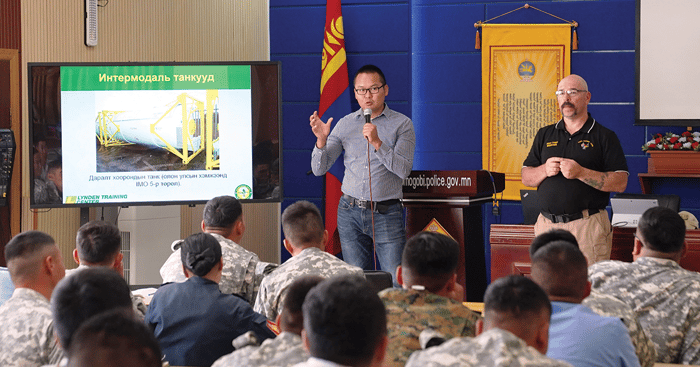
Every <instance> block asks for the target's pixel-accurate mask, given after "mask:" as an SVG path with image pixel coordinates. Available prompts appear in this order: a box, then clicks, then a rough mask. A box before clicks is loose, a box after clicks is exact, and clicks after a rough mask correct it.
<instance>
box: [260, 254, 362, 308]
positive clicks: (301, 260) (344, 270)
mask: <svg viewBox="0 0 700 367" xmlns="http://www.w3.org/2000/svg"><path fill="white" fill-rule="evenodd" d="M341 274H352V275H359V276H362V277H364V272H363V271H362V269H361V268H358V267H357V266H353V265H350V264H348V263H346V262H345V261H343V260H340V259H338V258H337V257H335V256H333V255H331V254H329V253H327V252H325V251H323V250H321V249H319V248H316V247H309V248H306V249H304V250H303V251H302V252H301V253H300V254H298V255H296V256H293V257H292V258H291V259H289V260H287V261H286V262H285V263H284V264H282V265H280V266H279V267H278V268H277V269H275V270H274V271H273V272H272V273H270V275H268V276H266V277H265V278H264V279H263V281H262V284H261V285H260V292H259V293H258V298H257V299H256V300H255V307H254V309H255V311H256V312H259V313H261V314H263V315H265V316H267V318H268V319H269V320H272V321H274V320H275V318H277V313H278V311H279V310H281V309H282V299H281V298H282V292H284V290H285V289H286V288H287V287H288V286H289V285H290V284H291V283H292V282H293V281H294V280H295V279H297V278H299V277H300V276H302V275H320V276H322V277H324V278H329V277H332V276H334V275H341Z"/></svg>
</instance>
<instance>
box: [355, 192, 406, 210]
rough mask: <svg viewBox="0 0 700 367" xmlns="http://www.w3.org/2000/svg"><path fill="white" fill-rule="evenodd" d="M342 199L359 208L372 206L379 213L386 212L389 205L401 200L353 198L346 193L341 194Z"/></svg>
mask: <svg viewBox="0 0 700 367" xmlns="http://www.w3.org/2000/svg"><path fill="white" fill-rule="evenodd" d="M343 199H345V200H347V201H348V202H350V205H354V206H356V207H358V208H361V209H371V208H372V207H374V210H375V211H377V212H379V213H381V214H384V213H386V212H387V211H388V210H389V207H390V206H392V205H396V204H398V203H400V202H401V200H400V199H390V200H384V201H369V200H360V199H355V198H354V197H352V196H350V195H347V194H343Z"/></svg>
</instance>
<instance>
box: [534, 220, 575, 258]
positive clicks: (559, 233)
mask: <svg viewBox="0 0 700 367" xmlns="http://www.w3.org/2000/svg"><path fill="white" fill-rule="evenodd" d="M559 240H561V241H567V242H570V243H572V244H573V245H575V246H576V247H579V245H578V241H577V240H576V236H574V235H573V233H571V232H569V231H567V230H566V229H561V228H555V229H552V230H549V231H547V232H544V233H541V234H540V235H539V236H537V237H535V239H534V240H532V243H530V259H532V257H533V256H534V255H535V252H537V250H539V249H540V248H542V247H543V246H545V245H546V244H548V243H550V242H554V241H559Z"/></svg>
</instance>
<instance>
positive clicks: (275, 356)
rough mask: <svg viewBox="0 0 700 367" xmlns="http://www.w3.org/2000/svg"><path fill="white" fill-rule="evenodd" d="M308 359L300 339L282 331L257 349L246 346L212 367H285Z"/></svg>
mask: <svg viewBox="0 0 700 367" xmlns="http://www.w3.org/2000/svg"><path fill="white" fill-rule="evenodd" d="M307 359H309V353H308V352H307V351H306V349H304V345H303V343H302V342H301V337H300V336H299V335H297V334H294V333H290V332H288V331H284V332H282V333H280V334H279V335H277V337H276V338H274V339H267V340H265V341H264V342H263V343H262V345H260V346H259V347H253V346H247V347H245V348H242V349H239V350H235V351H233V353H231V354H227V355H225V356H223V357H221V358H219V359H217V360H216V362H214V364H213V365H212V367H237V366H248V367H254V366H269V367H273V366H274V367H287V366H293V365H295V364H297V363H300V362H304V361H305V360H307Z"/></svg>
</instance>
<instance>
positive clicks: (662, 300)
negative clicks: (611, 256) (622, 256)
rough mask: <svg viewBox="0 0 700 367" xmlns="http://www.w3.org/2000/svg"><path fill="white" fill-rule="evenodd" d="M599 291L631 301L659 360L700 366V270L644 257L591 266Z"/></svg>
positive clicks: (590, 276)
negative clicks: (689, 269)
mask: <svg viewBox="0 0 700 367" xmlns="http://www.w3.org/2000/svg"><path fill="white" fill-rule="evenodd" d="M588 276H589V278H590V281H591V285H592V287H593V289H595V290H596V291H598V292H601V293H605V294H609V295H611V296H614V297H616V298H618V299H620V300H622V301H623V302H625V303H626V304H628V305H629V306H630V307H632V309H633V310H634V312H635V313H636V314H637V319H638V320H639V323H640V324H641V325H642V327H644V331H645V332H646V333H647V336H649V338H650V339H651V341H652V342H653V343H654V345H655V347H656V361H657V362H663V363H681V364H700V274H698V273H696V272H694V271H688V270H685V269H683V268H681V267H680V265H678V263H676V262H675V261H673V260H667V259H660V258H654V257H641V258H638V259H637V260H636V261H634V262H632V263H626V262H621V261H603V262H600V263H596V264H593V265H591V267H590V268H588Z"/></svg>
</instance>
